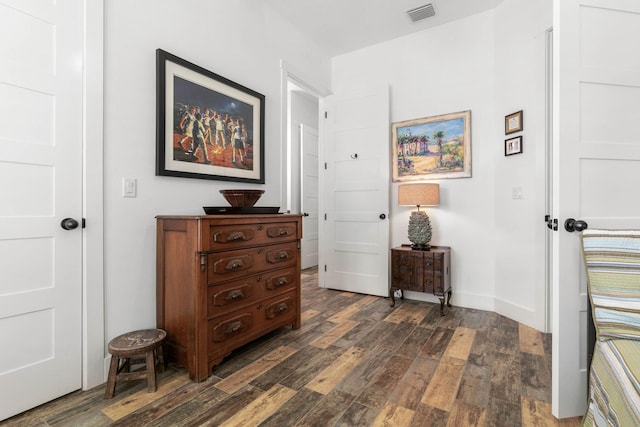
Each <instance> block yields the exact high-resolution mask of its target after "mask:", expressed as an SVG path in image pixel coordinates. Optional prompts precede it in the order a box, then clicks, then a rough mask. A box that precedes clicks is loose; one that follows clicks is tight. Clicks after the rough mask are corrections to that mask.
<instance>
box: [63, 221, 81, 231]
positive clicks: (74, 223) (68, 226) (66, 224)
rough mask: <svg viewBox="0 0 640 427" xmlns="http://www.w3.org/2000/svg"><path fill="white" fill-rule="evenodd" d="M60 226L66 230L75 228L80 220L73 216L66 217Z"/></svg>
mask: <svg viewBox="0 0 640 427" xmlns="http://www.w3.org/2000/svg"><path fill="white" fill-rule="evenodd" d="M60 227H62V228H64V229H65V230H73V229H74V228H78V221H76V220H75V219H73V218H65V219H63V220H62V222H60Z"/></svg>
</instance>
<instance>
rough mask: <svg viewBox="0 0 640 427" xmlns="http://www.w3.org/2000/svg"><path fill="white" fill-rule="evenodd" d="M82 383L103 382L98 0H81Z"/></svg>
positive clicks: (101, 69) (101, 26) (101, 36)
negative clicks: (82, 48) (82, 26)
mask: <svg viewBox="0 0 640 427" xmlns="http://www.w3.org/2000/svg"><path fill="white" fill-rule="evenodd" d="M83 3H84V16H85V33H84V37H85V40H84V52H83V57H84V73H83V103H84V107H83V112H84V114H83V118H82V120H83V123H82V128H83V129H82V130H83V135H82V140H83V141H82V145H83V151H84V156H83V158H84V160H83V162H84V164H83V168H82V169H83V170H82V174H83V185H82V187H83V189H82V200H83V212H82V217H83V218H86V228H84V229H83V230H82V246H83V247H82V257H83V259H82V272H83V273H82V389H83V390H88V389H90V388H93V387H95V386H97V385H100V384H102V383H104V382H105V380H106V378H107V376H106V372H107V369H108V367H107V366H106V363H105V360H106V359H105V355H106V343H105V332H104V331H105V316H104V312H105V310H104V249H103V248H104V201H103V194H104V168H103V162H104V155H103V148H104V133H103V129H104V117H103V113H104V59H103V58H104V57H103V54H104V0H84V2H83Z"/></svg>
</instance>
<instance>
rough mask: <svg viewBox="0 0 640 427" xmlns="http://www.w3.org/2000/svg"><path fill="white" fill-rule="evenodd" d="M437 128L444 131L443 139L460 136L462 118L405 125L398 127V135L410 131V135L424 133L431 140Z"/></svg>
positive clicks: (462, 132) (462, 129) (462, 124)
mask: <svg viewBox="0 0 640 427" xmlns="http://www.w3.org/2000/svg"><path fill="white" fill-rule="evenodd" d="M439 130H443V131H445V138H444V140H445V141H447V140H450V139H452V138H455V137H460V136H462V135H463V134H464V119H462V118H460V119H452V120H445V121H442V122H433V123H425V124H422V125H414V126H405V127H400V128H398V135H403V134H407V133H409V131H410V132H411V135H426V136H428V137H429V138H431V139H432V140H433V134H434V133H435V132H437V131H439Z"/></svg>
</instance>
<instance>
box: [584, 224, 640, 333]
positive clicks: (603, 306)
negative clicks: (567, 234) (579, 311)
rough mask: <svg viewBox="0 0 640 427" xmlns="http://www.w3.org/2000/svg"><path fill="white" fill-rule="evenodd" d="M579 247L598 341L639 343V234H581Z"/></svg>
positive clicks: (614, 232) (590, 232) (598, 231)
mask: <svg viewBox="0 0 640 427" xmlns="http://www.w3.org/2000/svg"><path fill="white" fill-rule="evenodd" d="M582 247H583V254H584V261H585V265H586V267H587V281H588V286H589V297H590V298H591V305H592V308H593V319H594V323H595V326H596V333H597V336H598V339H599V340H603V339H610V338H625V339H640V230H619V231H609V230H585V231H583V232H582Z"/></svg>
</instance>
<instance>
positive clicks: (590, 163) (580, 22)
mask: <svg viewBox="0 0 640 427" xmlns="http://www.w3.org/2000/svg"><path fill="white" fill-rule="evenodd" d="M553 32H554V37H553V38H554V85H553V87H554V125H553V127H554V135H553V140H554V159H555V160H554V188H553V193H554V194H553V198H554V201H553V204H554V217H555V218H557V219H558V222H559V224H558V225H559V227H558V232H555V233H553V253H554V259H553V349H552V353H553V356H552V357H553V362H552V364H553V375H552V377H553V386H552V398H553V402H552V406H553V414H554V415H555V416H556V417H558V418H565V417H572V416H577V415H582V414H584V411H585V409H586V402H587V373H588V366H587V301H588V298H587V297H588V295H587V288H586V283H585V280H584V265H583V263H582V255H581V252H580V251H581V247H580V235H579V234H580V233H579V232H568V231H565V227H564V223H565V221H566V220H567V219H568V218H573V219H576V220H581V221H584V222H586V223H587V224H588V227H589V228H640V197H638V182H640V133H638V130H637V128H636V124H638V123H640V102H638V100H639V99H640V55H638V52H640V2H633V1H632V2H630V1H626V0H555V1H554V30H553Z"/></svg>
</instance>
